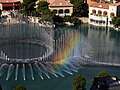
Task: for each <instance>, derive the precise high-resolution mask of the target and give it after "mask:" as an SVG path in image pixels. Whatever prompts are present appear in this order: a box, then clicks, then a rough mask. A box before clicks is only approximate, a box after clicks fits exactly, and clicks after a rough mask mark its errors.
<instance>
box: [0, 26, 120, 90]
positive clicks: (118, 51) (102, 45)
mask: <svg viewBox="0 0 120 90" xmlns="http://www.w3.org/2000/svg"><path fill="white" fill-rule="evenodd" d="M59 29H62V30H66V29H77V30H79V32H80V38H81V41H84V42H85V43H86V45H87V47H89V50H90V52H92V54H91V53H88V54H89V56H90V57H91V58H92V59H95V60H96V61H99V62H110V63H115V64H116V63H118V64H119V63H120V32H118V31H114V30H113V29H112V28H107V27H95V26H90V25H88V24H82V25H80V26H64V27H63V26H61V27H57V28H55V32H56V34H57V35H56V37H55V38H57V37H58V35H59V31H58V30H59ZM101 56H102V57H101ZM100 71H108V72H109V73H110V74H111V75H116V76H118V77H120V72H119V67H116V66H112V67H111V66H102V65H89V63H87V65H84V66H82V67H81V68H80V69H79V72H78V73H74V75H72V76H70V75H68V74H65V77H64V78H63V77H59V78H56V77H54V76H52V75H51V79H48V78H47V77H44V79H43V80H41V79H40V77H38V75H37V74H35V80H34V81H33V80H31V77H30V75H29V74H27V76H26V81H24V80H23V78H22V74H21V73H20V74H19V77H18V80H17V81H15V80H14V77H15V73H12V75H11V77H10V79H9V80H8V81H6V80H5V78H6V74H4V75H3V76H2V77H1V78H0V84H1V86H2V87H3V90H12V88H13V87H15V86H16V85H18V84H22V85H24V86H25V87H26V88H27V90H72V81H73V78H74V77H75V76H76V75H79V74H82V75H84V76H85V77H86V80H87V90H89V88H90V86H91V84H92V79H93V78H94V77H95V76H96V74H97V73H98V72H100ZM27 72H28V73H29V71H27Z"/></svg>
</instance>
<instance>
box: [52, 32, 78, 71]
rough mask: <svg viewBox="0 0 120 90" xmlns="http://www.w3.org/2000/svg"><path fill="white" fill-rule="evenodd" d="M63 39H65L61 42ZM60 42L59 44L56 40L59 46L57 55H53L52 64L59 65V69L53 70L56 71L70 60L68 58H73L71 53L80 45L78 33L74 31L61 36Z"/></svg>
mask: <svg viewBox="0 0 120 90" xmlns="http://www.w3.org/2000/svg"><path fill="white" fill-rule="evenodd" d="M63 38H65V39H64V40H63ZM60 41H62V42H61V43H60V42H59V40H58V44H57V45H60V46H58V47H59V48H57V50H56V52H57V53H56V54H55V55H54V64H58V65H59V68H58V67H55V68H57V69H58V70H60V69H61V68H62V67H64V65H66V64H67V63H69V62H70V61H71V60H72V59H71V58H70V57H74V55H73V53H74V52H75V50H77V49H76V48H77V45H78V44H79V43H80V33H78V32H76V31H69V33H67V35H63V37H62V40H60ZM59 43H60V44H59Z"/></svg>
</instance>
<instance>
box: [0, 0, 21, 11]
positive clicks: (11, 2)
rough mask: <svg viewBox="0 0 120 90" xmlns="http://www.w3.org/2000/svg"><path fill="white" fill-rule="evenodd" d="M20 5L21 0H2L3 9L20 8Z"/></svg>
mask: <svg viewBox="0 0 120 90" xmlns="http://www.w3.org/2000/svg"><path fill="white" fill-rule="evenodd" d="M19 6H20V0H0V9H1V10H18V9H19Z"/></svg>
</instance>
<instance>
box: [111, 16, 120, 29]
mask: <svg viewBox="0 0 120 90" xmlns="http://www.w3.org/2000/svg"><path fill="white" fill-rule="evenodd" d="M112 24H113V25H114V27H120V17H113V18H112Z"/></svg>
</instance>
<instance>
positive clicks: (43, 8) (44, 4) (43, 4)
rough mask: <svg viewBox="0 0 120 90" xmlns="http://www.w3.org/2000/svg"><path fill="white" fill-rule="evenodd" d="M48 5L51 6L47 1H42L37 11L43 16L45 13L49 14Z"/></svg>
mask: <svg viewBox="0 0 120 90" xmlns="http://www.w3.org/2000/svg"><path fill="white" fill-rule="evenodd" d="M48 5H49V3H48V2H47V1H40V2H39V3H38V7H37V11H38V12H39V13H41V14H42V13H44V12H45V13H47V12H46V10H48V9H49V8H48Z"/></svg>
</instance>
